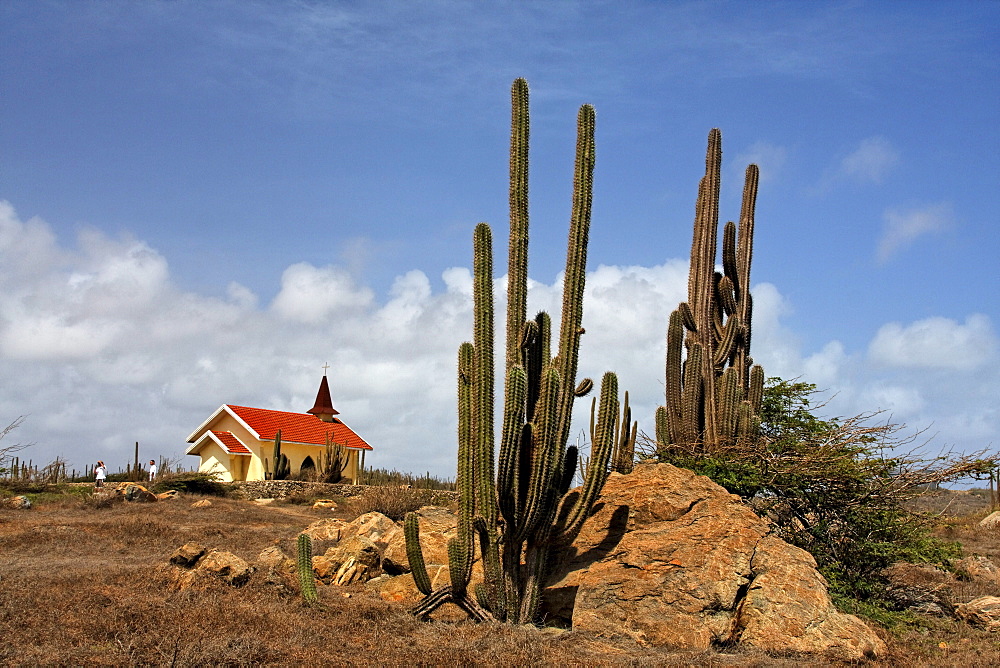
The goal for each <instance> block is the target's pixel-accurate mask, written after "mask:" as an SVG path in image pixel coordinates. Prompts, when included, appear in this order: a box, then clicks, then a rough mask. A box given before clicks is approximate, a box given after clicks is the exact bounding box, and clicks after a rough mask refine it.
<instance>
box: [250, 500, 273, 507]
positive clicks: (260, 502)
mask: <svg viewBox="0 0 1000 668" xmlns="http://www.w3.org/2000/svg"><path fill="white" fill-rule="evenodd" d="M253 502H254V503H256V504H257V505H258V506H269V505H271V504H272V503H274V499H254V500H253Z"/></svg>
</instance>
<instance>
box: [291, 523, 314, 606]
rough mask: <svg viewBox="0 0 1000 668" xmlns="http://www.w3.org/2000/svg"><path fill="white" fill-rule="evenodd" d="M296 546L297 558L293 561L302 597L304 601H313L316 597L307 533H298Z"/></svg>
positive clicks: (310, 546) (309, 542)
mask: <svg viewBox="0 0 1000 668" xmlns="http://www.w3.org/2000/svg"><path fill="white" fill-rule="evenodd" d="M298 548H299V549H298V558H297V559H296V561H295V566H296V569H297V570H298V573H299V585H300V588H301V589H302V598H303V599H305V602H306V603H315V602H316V601H317V600H318V597H317V595H316V580H314V579H313V566H312V539H311V538H310V537H309V534H306V533H300V534H299V540H298Z"/></svg>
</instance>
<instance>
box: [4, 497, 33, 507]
mask: <svg viewBox="0 0 1000 668" xmlns="http://www.w3.org/2000/svg"><path fill="white" fill-rule="evenodd" d="M2 505H3V506H4V507H6V508H14V509H16V510H29V509H30V508H31V500H30V499H28V497H26V496H12V497H10V498H9V499H4V500H3V503H2Z"/></svg>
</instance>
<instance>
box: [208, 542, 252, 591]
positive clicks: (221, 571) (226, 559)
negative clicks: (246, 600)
mask: <svg viewBox="0 0 1000 668" xmlns="http://www.w3.org/2000/svg"><path fill="white" fill-rule="evenodd" d="M195 570H196V571H197V572H198V573H199V574H200V575H212V576H214V577H217V578H219V579H220V580H222V581H223V582H225V583H226V584H229V585H232V586H234V587H242V586H243V585H245V584H246V583H247V581H248V580H249V579H250V576H251V575H253V571H254V569H253V566H251V565H250V564H248V563H247V562H245V561H243V560H242V559H240V558H239V557H237V556H236V555H235V554H232V553H231V552H222V551H221V550H212V551H211V552H209V553H208V554H206V555H205V556H204V557H202V558H201V559H200V560H199V561H198V565H197V566H196V567H195Z"/></svg>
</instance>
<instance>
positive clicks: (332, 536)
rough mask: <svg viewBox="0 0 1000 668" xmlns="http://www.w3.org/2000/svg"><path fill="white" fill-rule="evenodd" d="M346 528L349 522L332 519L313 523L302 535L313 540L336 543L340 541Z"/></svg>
mask: <svg viewBox="0 0 1000 668" xmlns="http://www.w3.org/2000/svg"><path fill="white" fill-rule="evenodd" d="M346 526H347V522H345V521H344V520H338V519H333V518H331V519H326V520H319V521H317V522H313V523H312V524H310V525H309V526H308V527H306V530H305V531H303V532H302V533H304V534H306V535H307V536H309V537H310V538H311V539H313V540H330V541H334V542H336V541H338V540H340V536H341V533H342V532H343V531H344V527H346Z"/></svg>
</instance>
